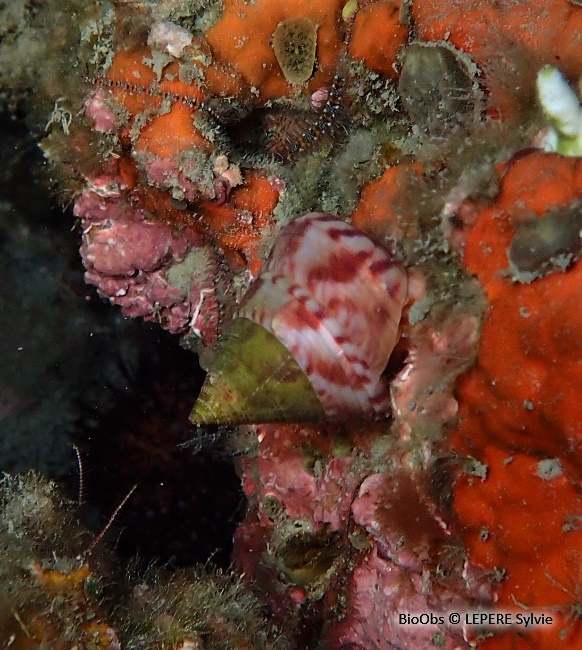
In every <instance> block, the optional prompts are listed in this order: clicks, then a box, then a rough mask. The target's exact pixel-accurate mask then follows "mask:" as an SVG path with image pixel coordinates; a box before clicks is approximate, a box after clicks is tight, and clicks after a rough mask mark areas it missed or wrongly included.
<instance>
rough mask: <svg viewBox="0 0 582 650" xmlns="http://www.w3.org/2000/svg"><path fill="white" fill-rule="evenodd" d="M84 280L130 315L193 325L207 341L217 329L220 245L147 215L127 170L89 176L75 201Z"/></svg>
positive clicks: (170, 325) (177, 327) (177, 328)
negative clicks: (124, 175)
mask: <svg viewBox="0 0 582 650" xmlns="http://www.w3.org/2000/svg"><path fill="white" fill-rule="evenodd" d="M75 216H77V217H78V218H79V219H80V220H81V228H82V233H83V242H82V246H81V257H82V259H83V263H84V265H85V268H86V269H87V270H86V273H85V280H86V281H87V282H88V283H89V284H93V285H95V286H96V287H97V289H98V290H99V292H100V293H101V295H103V296H105V297H107V298H108V299H109V301H110V302H111V303H112V304H114V305H119V306H120V307H121V309H122V313H123V314H124V315H125V316H128V317H132V318H135V317H143V318H144V319H146V320H149V321H155V322H159V323H161V324H162V325H163V326H164V328H165V329H167V330H168V331H170V332H172V333H175V334H184V333H188V332H193V333H194V334H196V335H198V336H199V337H200V338H201V340H202V342H203V343H204V344H206V345H209V344H212V343H213V342H214V340H215V338H216V335H217V332H218V326H219V323H218V315H219V309H218V306H217V301H216V283H215V282H214V278H215V277H216V275H217V269H218V268H219V266H220V257H219V253H218V251H217V249H216V248H215V247H214V246H213V245H211V244H210V243H208V241H207V240H206V239H205V238H204V236H202V235H201V234H200V233H199V232H197V231H195V230H194V229H192V228H184V229H182V230H181V231H177V230H176V229H173V228H172V227H171V226H170V225H168V224H165V223H159V222H153V221H152V220H151V219H148V217H147V214H146V213H145V211H144V210H143V209H142V208H141V207H138V206H135V205H133V204H132V202H131V193H130V191H129V190H128V188H127V187H126V186H125V185H124V183H123V181H122V179H121V178H115V177H103V178H98V179H95V180H93V181H92V182H91V185H90V189H86V190H85V191H84V192H83V194H82V196H81V197H79V198H78V199H77V202H76V204H75Z"/></svg>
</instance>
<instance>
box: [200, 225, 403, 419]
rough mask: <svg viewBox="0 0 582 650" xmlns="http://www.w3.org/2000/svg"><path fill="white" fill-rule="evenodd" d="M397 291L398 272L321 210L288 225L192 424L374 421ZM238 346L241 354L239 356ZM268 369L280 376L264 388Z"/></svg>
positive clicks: (394, 327)
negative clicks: (347, 419)
mask: <svg viewBox="0 0 582 650" xmlns="http://www.w3.org/2000/svg"><path fill="white" fill-rule="evenodd" d="M406 289H407V276H406V272H405V271H404V269H403V268H402V267H401V266H400V265H398V264H397V263H396V262H395V261H394V260H393V259H392V258H391V257H390V255H389V254H388V253H387V252H386V251H385V250H384V249H382V248H380V247H379V246H376V244H374V243H373V242H372V241H371V240H370V239H369V238H368V237H367V236H366V235H364V234H363V233H362V232H360V231H359V230H357V229H356V228H354V227H352V226H350V225H349V224H347V223H346V222H344V221H342V220H341V219H338V218H337V217H334V216H332V215H329V214H319V213H308V214H305V215H303V216H302V217H299V218H297V219H295V220H293V221H292V222H291V223H289V224H288V225H287V226H285V227H284V228H283V229H282V230H281V233H280V234H279V236H278V237H277V239H276V241H275V244H274V246H273V249H272V251H271V254H270V256H269V259H268V260H267V262H266V263H265V265H264V266H263V268H262V270H261V273H260V275H259V277H258V278H257V279H256V280H255V281H254V282H253V284H252V285H251V286H250V288H249V290H248V292H247V294H246V296H245V298H244V300H243V302H242V304H241V306H240V308H239V310H238V312H237V314H236V316H235V319H234V321H233V323H232V325H231V328H230V329H231V330H233V331H231V332H230V333H229V332H227V334H226V336H225V342H224V343H223V345H222V347H221V348H220V349H219V351H218V354H217V358H216V359H215V362H214V364H213V366H212V367H211V368H210V372H209V376H208V377H207V379H206V382H205V384H204V386H203V388H202V392H201V394H200V397H199V398H198V401H197V403H196V405H195V406H194V409H193V411H192V414H191V419H192V420H193V421H194V422H196V423H198V424H211V423H230V424H238V423H243V422H255V423H259V422H274V421H289V422H298V421H306V420H322V419H340V418H342V419H343V418H362V419H370V418H378V417H382V416H383V415H385V414H386V413H387V411H388V407H389V394H388V389H387V386H386V385H385V384H384V382H383V381H382V379H381V377H380V375H381V373H382V372H383V370H384V368H385V367H386V364H387V362H388V359H389V357H390V354H391V353H392V350H393V349H394V345H395V344H396V341H397V337H398V325H399V322H400V317H401V313H402V306H403V303H404V300H405V297H406ZM257 326H260V328H257ZM261 329H262V330H264V331H266V333H268V334H266V333H265V332H261V331H260V330H261ZM269 335H271V336H269ZM257 337H258V338H261V339H262V342H261V343H260V344H259V341H258V338H257ZM255 339H256V341H257V345H256V346H255V345H253V341H254V340H255ZM243 349H244V351H245V352H246V353H247V355H249V354H250V358H249V357H247V358H245V359H242V358H241V357H240V355H239V352H238V350H240V351H243ZM274 357H276V358H274ZM241 368H242V369H241ZM274 371H276V372H278V373H280V374H281V373H282V375H281V377H283V379H279V380H278V381H277V382H273V381H272V380H273V377H272V374H273V372H274ZM235 375H236V377H235ZM305 379H306V380H307V381H305ZM265 382H267V383H266V384H265ZM287 395H288V396H289V399H287ZM271 398H272V399H271ZM286 402H288V403H286Z"/></svg>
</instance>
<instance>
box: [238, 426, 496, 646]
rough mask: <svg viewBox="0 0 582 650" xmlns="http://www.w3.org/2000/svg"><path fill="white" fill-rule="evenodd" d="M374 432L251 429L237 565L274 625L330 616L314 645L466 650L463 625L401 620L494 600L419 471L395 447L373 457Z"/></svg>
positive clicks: (355, 428)
mask: <svg viewBox="0 0 582 650" xmlns="http://www.w3.org/2000/svg"><path fill="white" fill-rule="evenodd" d="M381 430H382V429H381V426H380V425H377V424H371V425H367V426H366V427H362V426H361V425H359V426H350V427H332V426H326V427H315V426H306V425H304V426H300V425H279V424H271V425H263V426H260V427H257V426H255V427H250V428H249V430H248V432H247V433H248V434H249V435H251V436H256V437H257V438H258V440H259V450H258V457H257V458H256V459H251V458H247V459H244V460H243V461H242V469H243V477H244V478H243V488H244V490H245V493H246V495H247V497H248V499H249V503H250V508H249V512H248V514H247V517H246V519H245V521H244V522H243V523H242V524H241V526H239V529H238V530H237V533H236V536H235V554H234V559H235V564H236V566H237V567H238V569H239V570H241V572H243V573H244V574H245V575H246V576H247V577H248V579H250V580H252V581H255V582H256V583H257V588H258V589H259V590H260V591H266V592H267V593H269V598H270V602H271V606H272V611H273V613H274V615H275V616H276V617H281V618H283V619H284V618H285V617H286V616H289V615H290V614H291V613H294V614H295V615H297V614H298V613H301V612H302V614H301V615H303V616H304V617H305V620H306V621H308V620H309V614H308V612H310V611H311V613H312V615H313V612H320V613H323V612H325V611H330V610H334V611H336V612H337V614H338V615H337V616H336V617H333V618H327V620H326V622H325V624H324V628H323V631H322V634H321V639H322V641H321V642H322V643H323V644H324V645H323V646H321V647H329V648H332V647H333V648H338V649H340V648H345V649H347V648H350V649H351V650H354V649H355V648H358V649H360V648H365V649H366V650H390V649H392V648H394V647H402V648H413V647H418V648H425V647H426V648H428V647H433V645H435V644H436V647H445V648H466V647H469V645H470V644H471V643H472V641H471V639H473V634H472V632H471V631H470V630H467V629H465V628H464V627H463V626H460V625H459V626H454V625H453V626H452V625H450V624H449V623H448V621H446V620H445V622H439V623H438V624H435V625H427V626H420V627H419V626H413V625H406V624H404V623H403V622H402V621H401V620H400V618H399V615H400V614H406V613H410V614H419V613H427V612H433V613H434V614H435V615H439V613H441V614H442V612H448V611H465V610H467V609H474V608H477V607H479V606H487V605H491V604H492V603H493V602H494V594H493V588H492V583H491V580H490V577H489V576H488V575H487V574H485V573H484V572H482V571H480V570H479V569H478V567H474V566H472V565H471V564H470V563H469V562H468V560H467V558H466V556H465V555H464V554H463V550H462V545H460V543H459V540H458V538H457V537H456V535H455V533H454V530H452V529H451V528H450V527H449V526H448V525H447V524H446V523H445V520H444V513H443V511H442V506H441V505H440V504H439V503H438V497H436V496H433V495H432V494H431V491H432V490H433V488H431V486H430V485H429V483H428V482H427V480H426V478H423V473H422V472H415V471H414V470H412V469H411V468H410V466H409V465H408V464H407V463H406V462H405V461H402V459H401V451H396V449H397V447H398V446H397V445H395V446H394V447H395V448H394V449H393V450H392V451H390V452H389V453H386V451H385V452H384V453H382V452H380V450H379V448H378V445H381ZM382 467H383V469H381V468H382ZM374 470H377V471H374ZM435 494H436V492H435ZM324 616H325V614H324ZM306 624H307V623H306ZM431 644H433V645H431Z"/></svg>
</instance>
